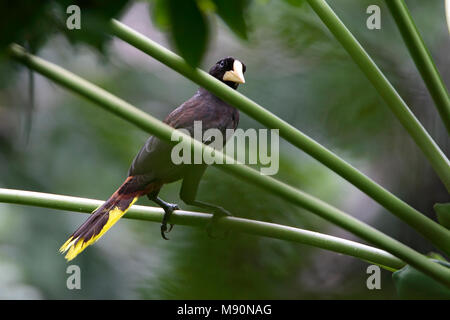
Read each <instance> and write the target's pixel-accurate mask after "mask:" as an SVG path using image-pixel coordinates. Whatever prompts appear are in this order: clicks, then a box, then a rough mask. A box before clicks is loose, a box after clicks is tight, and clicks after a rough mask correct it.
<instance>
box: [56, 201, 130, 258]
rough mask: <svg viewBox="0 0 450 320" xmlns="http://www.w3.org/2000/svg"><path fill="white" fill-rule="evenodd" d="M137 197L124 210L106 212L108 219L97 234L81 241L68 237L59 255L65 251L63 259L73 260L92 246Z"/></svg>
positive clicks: (115, 209) (117, 209) (116, 209)
mask: <svg viewBox="0 0 450 320" xmlns="http://www.w3.org/2000/svg"><path fill="white" fill-rule="evenodd" d="M137 199H138V197H135V198H133V200H132V201H131V203H130V205H129V206H128V207H127V208H126V209H124V210H121V209H120V208H118V207H115V208H114V209H112V210H110V211H109V212H108V214H109V217H108V221H107V222H106V224H105V225H104V226H103V228H102V229H101V230H100V232H99V233H98V234H94V235H93V236H92V237H91V238H90V239H83V238H81V239H80V237H77V238H75V239H73V237H70V238H69V239H68V240H67V241H66V242H65V243H64V244H63V245H62V246H61V248H60V249H59V251H60V252H61V253H64V252H66V251H67V254H66V256H65V258H66V259H67V261H71V260H73V259H74V258H75V257H76V256H77V255H79V254H80V253H81V252H82V251H83V250H84V249H86V247H87V246H89V245H91V244H93V243H94V242H95V241H97V240H98V239H100V238H101V237H102V236H103V235H104V234H105V232H106V231H108V230H109V229H110V228H111V227H112V226H113V225H114V224H115V223H116V222H117V221H119V219H120V218H122V216H123V215H124V214H125V213H126V212H127V211H128V209H129V208H130V207H131V206H132V205H133V204H134V203H135V202H136V201H137Z"/></svg>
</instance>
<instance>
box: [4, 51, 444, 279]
mask: <svg viewBox="0 0 450 320" xmlns="http://www.w3.org/2000/svg"><path fill="white" fill-rule="evenodd" d="M9 52H10V55H11V56H12V57H13V58H15V59H17V60H18V61H19V62H21V63H23V64H24V65H26V66H28V67H29V68H32V69H34V70H36V71H37V72H39V73H41V74H42V75H44V76H46V77H48V78H49V79H52V80H53V81H55V82H56V83H58V84H60V85H62V86H63V87H65V88H68V89H69V90H72V91H73V92H75V93H78V94H80V95H81V96H83V97H85V98H87V99H88V100H90V101H93V102H94V103H96V104H98V105H99V106H100V107H102V108H104V109H106V110H107V111H109V112H112V113H114V114H116V115H118V116H119V117H121V118H123V119H125V120H127V121H129V122H131V123H133V124H135V125H136V126H138V127H139V128H141V129H143V130H145V131H147V132H148V133H150V134H153V135H154V136H156V137H158V138H160V139H162V140H164V141H166V142H168V143H171V144H177V143H179V142H177V141H172V140H171V137H172V136H173V133H174V132H175V131H176V132H178V134H179V136H183V137H184V140H182V141H181V143H184V144H185V145H188V146H189V147H192V148H193V151H194V152H202V151H203V149H205V150H207V151H209V152H211V150H213V149H212V148H211V147H208V146H205V145H203V144H202V143H201V142H199V141H197V140H195V139H192V138H191V137H190V136H188V135H185V134H183V133H181V132H179V131H178V130H175V129H173V128H171V127H170V126H168V125H166V124H165V123H163V122H161V121H159V120H157V119H155V118H154V117H152V116H150V115H149V114H147V113H145V112H143V111H141V110H139V109H137V108H136V107H134V106H132V105H131V104H129V103H127V102H125V101H123V100H121V99H120V98H118V97H116V96H114V95H112V94H111V93H109V92H107V91H105V90H103V89H101V88H100V87H98V86H95V85H94V84H92V83H90V82H88V81H86V80H84V79H82V78H80V77H78V76H77V75H75V74H73V73H71V72H69V71H67V70H65V69H63V68H61V67H58V66H56V65H54V64H52V63H50V62H47V61H45V60H43V59H40V58H38V57H35V56H33V55H30V54H28V53H26V52H25V50H24V49H23V48H22V47H20V46H18V45H12V46H11V47H10V50H9ZM215 152H216V154H220V155H221V156H224V155H223V154H222V153H221V152H218V151H217V150H216V151H215ZM224 157H225V158H226V157H227V156H224ZM218 168H220V169H223V170H226V171H227V172H230V173H232V174H235V175H236V176H238V177H239V178H242V179H246V181H248V182H251V183H254V184H256V185H257V186H259V187H261V188H265V189H268V190H269V191H271V192H273V193H275V194H276V195H279V196H280V197H282V198H284V199H285V200H287V201H290V202H291V203H294V204H296V205H299V206H301V207H303V208H306V209H307V210H310V211H311V212H313V213H315V214H317V215H319V216H320V217H322V218H324V219H326V220H328V221H330V222H332V223H334V224H336V225H338V226H340V227H342V228H344V229H346V230H348V231H350V232H352V233H354V234H355V235H357V236H359V237H361V238H362V239H365V240H367V241H368V242H370V243H373V244H374V245H376V246H378V247H380V248H381V249H384V250H386V251H388V252H390V253H391V254H393V255H394V256H396V257H398V258H400V259H401V260H403V261H405V262H407V263H409V264H411V265H412V266H414V267H416V268H417V269H418V270H421V271H422V272H424V273H426V274H428V275H429V276H431V277H433V278H434V279H436V280H438V281H441V282H442V283H444V284H446V285H447V286H449V287H450V270H448V269H447V268H444V267H442V266H440V265H438V264H436V263H434V262H431V261H430V260H429V259H427V258H426V257H425V256H423V255H422V254H420V253H418V252H416V251H415V250H413V249H411V248H409V247H408V246H405V245H404V244H402V243H400V242H398V241H397V240H395V239H392V238H390V237H389V236H387V235H385V234H384V233H382V232H380V231H378V230H376V229H375V228H372V227H371V226H369V225H367V224H365V223H363V222H361V221H359V220H357V219H355V218H353V217H352V216H350V215H348V214H346V213H345V212H343V211H341V210H339V209H337V208H335V207H333V206H331V205H329V204H327V203H325V202H323V201H321V200H319V199H317V198H315V197H313V196H311V195H308V194H306V193H304V192H302V191H300V190H297V189H295V188H293V187H291V186H289V185H287V184H285V183H283V182H280V181H278V180H276V179H274V178H271V177H269V176H264V175H261V174H260V173H259V172H258V171H256V170H254V169H251V168H249V167H247V166H245V165H239V164H237V165H234V164H233V165H232V164H227V165H225V164H222V165H218Z"/></svg>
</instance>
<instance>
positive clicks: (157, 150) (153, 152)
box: [60, 57, 246, 261]
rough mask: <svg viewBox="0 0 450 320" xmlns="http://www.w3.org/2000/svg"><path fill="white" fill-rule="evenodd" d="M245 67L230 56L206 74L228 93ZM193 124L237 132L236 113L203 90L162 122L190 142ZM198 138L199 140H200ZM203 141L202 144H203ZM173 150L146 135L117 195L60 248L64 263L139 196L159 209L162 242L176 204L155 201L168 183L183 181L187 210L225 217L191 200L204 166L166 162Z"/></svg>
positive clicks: (240, 79) (216, 209)
mask: <svg viewBox="0 0 450 320" xmlns="http://www.w3.org/2000/svg"><path fill="white" fill-rule="evenodd" d="M245 69H246V67H245V65H244V64H243V63H242V62H240V61H239V60H236V59H234V58H233V57H227V58H224V59H222V60H220V61H218V62H217V63H216V64H215V65H214V66H213V67H212V68H211V69H210V70H209V74H210V75H212V76H214V77H215V78H217V79H219V80H220V81H222V82H224V83H225V84H227V85H228V86H230V87H231V88H233V89H237V87H238V85H239V84H240V83H245V80H244V72H245ZM194 121H202V130H203V131H206V130H208V129H210V128H216V129H219V130H220V131H221V132H222V134H223V137H225V139H224V144H225V142H226V138H229V136H227V135H226V134H225V132H226V130H227V129H233V130H234V129H236V127H237V125H238V122H239V111H238V110H237V109H235V108H234V107H233V106H231V105H229V104H227V103H226V102H224V101H222V100H221V99H219V98H218V97H216V96H215V95H213V94H212V93H210V92H208V91H207V90H205V89H204V88H200V89H198V91H197V92H196V93H195V95H194V96H193V97H192V98H190V99H189V100H187V101H186V102H184V103H183V104H182V105H181V106H179V107H178V108H176V109H175V110H173V111H172V112H171V113H170V114H169V115H168V116H167V118H166V119H165V120H164V122H165V123H166V124H168V125H169V126H171V127H173V128H175V129H186V130H188V131H189V132H190V134H191V137H193V130H194ZM202 136H203V135H202ZM204 142H205V141H204ZM171 150H172V146H171V145H170V144H168V143H167V142H165V141H162V140H160V139H158V138H156V137H154V136H151V137H150V138H149V139H148V140H147V142H146V143H145V145H144V146H143V147H142V149H141V150H140V151H139V153H138V154H137V156H136V157H135V158H134V160H133V162H132V164H131V167H130V169H129V171H128V177H127V178H126V180H125V182H124V183H123V184H122V185H121V186H120V187H119V189H117V191H116V192H114V194H113V195H112V196H111V197H110V198H109V199H108V200H107V201H105V202H104V203H103V204H102V205H101V206H100V207H98V208H97V209H96V210H94V212H93V213H92V215H91V216H90V217H89V218H88V219H87V220H86V221H85V222H84V223H83V224H82V225H81V226H80V227H79V228H78V229H77V230H76V231H75V232H74V233H73V234H72V235H71V236H70V237H69V239H68V240H67V241H66V242H65V243H64V244H63V245H62V246H61V248H60V251H61V252H62V253H64V252H67V254H66V256H65V257H66V259H67V260H68V261H70V260H72V259H74V258H75V257H76V256H77V255H78V254H79V253H80V252H82V251H83V250H84V249H85V248H86V247H87V246H88V245H90V244H92V243H94V242H95V241H97V240H98V239H99V238H100V237H101V236H102V235H103V234H104V233H105V232H106V231H108V230H109V228H111V227H112V226H113V225H114V224H115V223H116V222H117V221H118V220H119V219H120V218H121V217H122V216H123V215H124V214H125V212H126V211H127V210H128V209H129V208H130V207H131V206H132V205H133V204H134V203H135V202H136V201H137V199H138V198H139V197H141V196H144V195H147V197H148V198H149V199H150V200H152V201H154V202H155V203H157V204H158V205H159V206H161V207H162V208H163V209H164V212H165V214H164V217H163V221H162V224H161V236H162V237H163V238H164V239H166V240H167V238H166V236H165V233H166V232H169V231H170V230H171V229H172V225H171V228H170V230H167V222H168V219H169V217H170V215H171V213H172V212H173V211H174V210H177V209H178V205H176V204H172V203H167V202H165V201H164V200H162V199H161V198H160V197H158V193H159V191H160V190H161V187H162V186H163V185H164V184H166V183H170V182H174V181H177V180H180V179H182V180H183V182H182V186H181V190H180V198H181V200H183V202H185V203H186V204H188V205H194V206H197V207H200V208H204V209H206V210H208V211H212V213H213V214H214V217H220V216H224V215H230V213H229V212H228V211H226V210H225V209H223V208H222V207H219V206H216V205H213V204H210V203H206V202H202V201H198V200H196V194H197V189H198V186H199V183H200V179H201V177H202V175H203V173H204V172H205V170H206V168H207V165H206V164H178V165H176V164H174V163H173V161H172V160H171Z"/></svg>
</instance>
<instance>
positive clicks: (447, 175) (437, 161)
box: [308, 0, 450, 192]
mask: <svg viewBox="0 0 450 320" xmlns="http://www.w3.org/2000/svg"><path fill="white" fill-rule="evenodd" d="M308 3H309V4H310V6H311V7H312V8H313V10H314V11H315V12H316V13H317V15H318V16H319V17H320V19H321V20H322V21H323V23H324V24H325V25H326V26H327V27H328V29H329V30H330V31H331V33H332V34H333V35H334V37H335V38H336V39H337V40H338V41H339V42H340V43H341V45H342V46H343V47H344V49H345V50H346V51H347V52H348V54H349V55H350V56H351V57H352V59H353V60H354V61H355V63H356V64H357V65H358V67H359V68H360V69H361V71H362V72H363V73H364V74H365V75H366V77H367V78H368V79H369V81H370V82H371V83H372V85H373V86H374V87H375V89H376V90H377V91H378V93H379V94H380V95H381V97H382V98H383V99H384V101H385V102H386V104H387V105H388V106H389V108H390V109H391V110H392V112H393V113H394V114H395V116H396V117H397V119H398V120H399V121H400V123H401V124H402V125H403V127H404V128H405V129H406V131H407V132H408V133H409V135H410V136H411V137H412V138H413V140H414V141H415V143H416V144H417V146H418V147H419V148H420V150H422V152H423V154H424V155H425V157H426V158H427V159H428V161H429V162H430V164H431V166H432V167H433V169H434V171H435V172H436V173H437V175H438V176H439V178H440V179H441V181H442V182H443V183H444V185H445V187H446V188H447V191H449V192H450V162H449V160H448V159H447V158H446V156H445V155H444V153H443V152H442V151H441V150H440V149H439V147H438V145H437V144H436V143H435V142H434V141H433V139H432V138H431V137H430V135H429V134H428V132H427V131H426V130H425V128H424V127H423V126H422V125H421V124H420V122H419V121H418V120H417V118H416V117H415V116H414V114H413V113H412V112H411V110H409V108H408V106H407V105H406V103H405V102H404V101H403V99H402V98H401V97H400V95H399V94H398V93H397V91H396V90H395V89H394V87H393V86H392V85H391V83H390V82H389V80H388V79H387V78H386V77H385V76H384V74H383V73H382V72H381V70H380V69H379V68H378V67H377V65H376V64H375V62H373V60H372V59H371V58H370V56H369V55H368V54H367V52H366V51H365V50H364V48H363V47H362V46H361V45H360V44H359V42H358V40H356V38H355V37H354V36H353V35H352V33H351V32H350V31H349V30H348V29H347V27H346V26H345V25H344V23H342V21H341V20H340V19H339V17H338V16H337V15H336V14H335V13H334V11H333V9H331V8H330V6H328V4H327V2H326V1H325V0H308Z"/></svg>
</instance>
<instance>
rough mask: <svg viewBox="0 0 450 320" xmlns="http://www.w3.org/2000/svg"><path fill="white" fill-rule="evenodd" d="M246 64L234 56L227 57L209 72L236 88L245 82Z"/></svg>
mask: <svg viewBox="0 0 450 320" xmlns="http://www.w3.org/2000/svg"><path fill="white" fill-rule="evenodd" d="M245 69H246V68H245V64H243V63H242V62H240V61H239V60H237V59H235V58H233V57H226V58H223V59H222V60H219V61H217V63H216V64H215V65H214V66H213V67H212V68H211V69H210V70H209V74H210V75H212V76H213V77H215V78H217V79H219V80H220V81H222V82H224V83H226V84H227V85H228V86H230V87H232V88H233V89H236V88H237V87H238V85H239V84H240V83H245V79H244V72H245Z"/></svg>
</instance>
